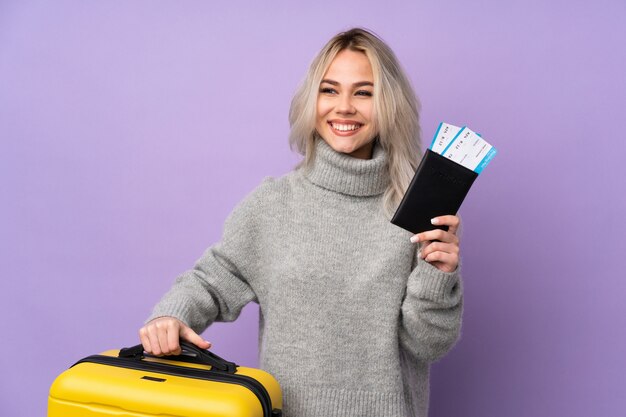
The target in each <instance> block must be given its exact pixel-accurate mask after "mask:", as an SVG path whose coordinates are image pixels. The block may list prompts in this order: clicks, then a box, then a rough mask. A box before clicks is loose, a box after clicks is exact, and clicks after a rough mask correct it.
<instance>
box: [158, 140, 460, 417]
mask: <svg viewBox="0 0 626 417" xmlns="http://www.w3.org/2000/svg"><path fill="white" fill-rule="evenodd" d="M388 181H389V179H388V176H387V156H386V154H385V152H384V151H383V150H382V148H381V147H379V146H376V147H375V148H374V153H373V157H372V159H370V160H361V159H356V158H352V157H350V156H347V155H344V154H340V153H337V152H335V151H334V150H332V148H330V147H329V146H328V145H327V144H326V143H325V142H324V141H323V140H318V141H317V143H316V155H315V159H314V163H313V166H312V168H311V169H309V170H305V169H304V168H300V169H297V170H295V171H293V172H291V173H289V174H287V175H285V176H283V177H281V178H279V179H266V180H265V181H264V182H263V183H262V184H261V185H260V186H259V187H258V188H257V189H256V190H255V191H253V192H252V193H251V194H250V195H249V196H248V197H246V198H245V199H244V201H243V202H241V203H240V204H239V205H238V206H237V207H236V208H235V210H234V211H233V212H232V213H231V215H230V216H229V218H228V220H227V221H226V224H225V227H224V234H223V238H222V240H221V241H220V242H219V243H217V244H215V245H214V246H212V247H210V248H209V249H208V250H207V251H206V252H205V253H204V254H203V256H202V257H201V258H200V259H199V260H198V262H197V264H196V265H195V267H194V268H193V269H192V270H190V271H187V272H185V273H184V274H182V275H181V276H179V277H178V278H177V279H176V282H175V284H174V286H173V287H172V289H171V290H170V291H169V292H168V293H167V294H165V296H164V297H163V298H162V300H161V301H160V302H159V303H158V304H157V305H156V306H155V308H154V311H153V313H152V315H151V317H150V318H149V320H151V319H153V318H156V317H160V316H173V317H176V318H178V319H180V320H181V321H183V322H185V323H187V324H188V325H189V326H190V327H192V328H193V329H194V330H195V331H197V332H202V331H204V329H206V328H207V326H209V325H210V324H211V323H213V322H214V321H232V320H235V319H236V318H237V316H238V315H239V313H240V312H241V309H242V308H243V307H244V306H245V305H246V304H247V303H249V302H256V303H258V304H259V306H260V346H259V349H260V351H259V353H260V366H261V368H263V369H265V370H266V371H268V372H270V373H271V374H273V375H274V376H275V377H276V378H277V379H278V381H279V383H280V385H281V388H282V390H283V396H284V408H283V412H284V416H285V417H313V416H316V417H318V416H324V417H331V416H337V417H339V416H341V417H356V416H363V417H365V416H367V417H372V416H377V417H378V416H386V417H400V416H402V417H406V416H424V417H425V416H427V413H428V395H429V388H428V380H429V364H430V363H431V362H433V361H435V360H437V359H439V358H441V357H442V356H443V355H445V354H446V353H447V352H448V351H449V349H450V348H451V347H452V346H453V344H454V343H455V342H456V340H457V338H458V335H459V331H460V325H461V312H462V289H461V282H460V276H459V273H458V271H456V272H453V273H445V272H442V271H439V270H438V269H436V268H435V267H433V266H432V265H430V264H428V263H427V262H425V261H421V260H419V259H418V258H417V257H416V247H415V245H414V244H411V243H410V241H409V237H410V236H411V234H410V233H409V232H406V231H404V230H402V229H400V228H398V227H396V226H395V225H393V224H391V223H390V222H389V220H388V219H387V218H385V216H384V215H383V212H382V194H383V192H384V190H385V188H386V187H387V185H388ZM442 214H446V213H442Z"/></svg>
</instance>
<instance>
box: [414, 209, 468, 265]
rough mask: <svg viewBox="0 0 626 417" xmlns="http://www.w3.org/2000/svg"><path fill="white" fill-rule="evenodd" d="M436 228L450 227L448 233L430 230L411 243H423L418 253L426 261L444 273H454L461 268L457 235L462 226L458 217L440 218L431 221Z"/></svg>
mask: <svg viewBox="0 0 626 417" xmlns="http://www.w3.org/2000/svg"><path fill="white" fill-rule="evenodd" d="M431 222H432V224H434V225H436V226H448V231H445V230H441V229H433V230H428V231H426V232H422V233H418V234H416V235H413V236H412V237H411V242H413V243H421V245H422V246H421V249H420V251H419V252H418V256H419V257H420V259H423V260H425V261H426V262H428V263H430V264H431V265H433V266H435V267H436V268H437V269H439V270H440V271H443V272H454V271H455V270H456V268H457V267H458V266H459V238H458V236H457V235H456V233H457V231H458V230H459V225H460V224H461V219H459V217H458V216H452V215H448V216H439V217H435V218H433V219H432V220H431Z"/></svg>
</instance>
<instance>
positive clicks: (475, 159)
mask: <svg viewBox="0 0 626 417" xmlns="http://www.w3.org/2000/svg"><path fill="white" fill-rule="evenodd" d="M430 150H432V151H433V152H436V153H438V154H440V155H442V156H444V157H446V158H448V159H449V160H451V161H454V162H456V163H457V164H460V165H463V166H464V167H465V168H468V169H471V170H472V171H474V172H476V173H477V174H480V173H481V172H482V171H483V169H485V167H486V166H487V165H488V164H489V162H491V160H492V159H493V158H494V157H495V156H496V154H497V152H498V151H497V150H496V148H494V147H493V146H492V145H490V144H489V143H488V142H487V141H486V140H485V139H483V138H482V137H481V136H480V135H479V134H478V133H476V132H474V131H472V130H471V129H469V128H468V127H467V126H464V127H458V126H454V125H451V124H449V123H443V122H442V123H440V124H439V127H438V128H437V132H435V137H434V138H433V141H432V143H431V145H430Z"/></svg>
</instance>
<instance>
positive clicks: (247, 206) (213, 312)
mask: <svg viewBox="0 0 626 417" xmlns="http://www.w3.org/2000/svg"><path fill="white" fill-rule="evenodd" d="M256 206H257V198H256V197H255V194H253V195H251V196H248V197H247V198H246V199H245V200H244V201H243V202H242V203H240V204H239V205H238V206H237V207H236V208H235V210H233V212H232V213H231V214H230V216H229V217H228V219H227V220H226V223H225V225H224V233H223V236H222V240H221V241H220V242H219V243H217V244H215V245H213V246H211V247H210V248H208V249H207V250H206V251H205V253H204V254H203V255H202V257H201V258H200V259H199V260H198V261H197V262H196V264H195V266H194V268H193V269H191V270H189V271H186V272H185V273H183V274H181V275H180V276H179V277H178V278H176V281H175V283H174V285H173V286H172V288H171V289H170V290H169V291H168V292H167V293H166V294H165V295H164V296H163V298H162V299H161V300H160V301H159V303H157V305H156V306H155V307H154V309H153V311H152V314H151V315H150V317H149V318H148V320H147V321H150V320H153V319H155V318H157V317H163V316H170V317H175V318H177V319H179V320H181V321H182V322H183V323H186V324H187V325H188V326H189V327H191V328H192V329H193V330H194V331H195V332H198V333H200V332H202V331H204V330H205V329H206V328H207V327H208V326H209V325H210V324H211V323H213V322H214V321H233V320H235V319H236V318H237V317H238V316H239V314H240V313H241V310H242V309H243V307H244V306H245V305H246V304H248V303H249V302H251V301H257V298H256V295H255V293H254V290H253V287H252V285H251V283H250V279H252V278H253V275H254V266H253V265H252V262H253V260H254V259H255V258H256V257H255V256H254V252H255V248H254V244H255V242H256V241H257V239H256V237H257V235H258V230H257V227H256V222H255V214H256V213H258V210H257V208H258V207H256Z"/></svg>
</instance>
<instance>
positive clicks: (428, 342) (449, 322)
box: [400, 260, 463, 362]
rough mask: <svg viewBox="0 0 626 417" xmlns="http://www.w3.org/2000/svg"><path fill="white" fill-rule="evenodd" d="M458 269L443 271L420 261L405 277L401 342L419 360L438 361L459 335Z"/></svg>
mask: <svg viewBox="0 0 626 417" xmlns="http://www.w3.org/2000/svg"><path fill="white" fill-rule="evenodd" d="M459 268H460V267H459ZM459 268H457V270H456V271H455V272H443V271H440V270H439V269H437V268H435V267H434V266H432V265H430V264H429V263H428V262H426V261H422V260H419V261H418V263H417V266H416V267H415V268H414V269H413V271H412V272H411V275H410V276H409V278H408V282H407V288H406V294H405V298H404V300H403V302H402V307H401V320H400V343H401V344H402V346H403V347H404V348H405V349H406V350H407V351H408V352H410V353H411V354H412V355H414V356H415V357H416V358H418V359H421V360H423V361H426V362H434V361H436V360H438V359H440V358H441V357H443V356H444V355H445V354H446V353H447V352H448V351H449V350H450V349H451V348H452V346H454V344H455V343H456V341H457V339H458V337H459V335H460V330H461V315H462V310H463V295H462V286H461V277H460V274H459Z"/></svg>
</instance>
